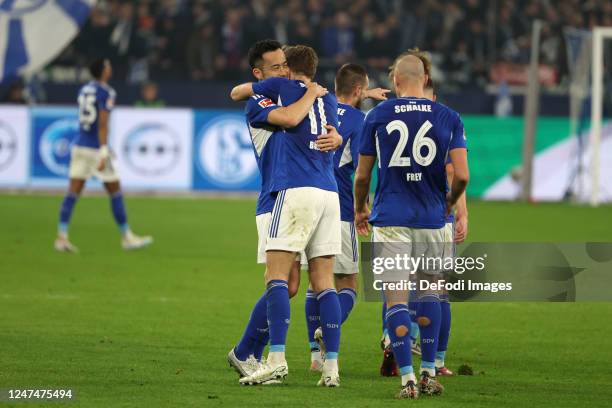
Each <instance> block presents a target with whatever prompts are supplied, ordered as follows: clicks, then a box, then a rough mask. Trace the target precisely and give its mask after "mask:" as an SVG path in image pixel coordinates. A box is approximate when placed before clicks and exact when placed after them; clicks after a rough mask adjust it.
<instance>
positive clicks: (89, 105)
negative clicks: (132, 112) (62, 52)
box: [74, 81, 116, 149]
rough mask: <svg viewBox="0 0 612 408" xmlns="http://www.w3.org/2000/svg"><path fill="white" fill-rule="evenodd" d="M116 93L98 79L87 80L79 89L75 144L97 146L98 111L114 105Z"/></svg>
mask: <svg viewBox="0 0 612 408" xmlns="http://www.w3.org/2000/svg"><path fill="white" fill-rule="evenodd" d="M115 98H116V93H115V91H114V90H113V88H111V87H110V86H108V85H106V84H102V83H100V82H98V81H89V82H88V83H87V84H85V85H83V87H81V89H80V91H79V96H78V98H77V102H78V105H79V135H78V136H77V138H76V140H75V141H74V144H75V145H77V146H84V147H92V148H96V149H97V148H99V147H100V142H99V141H98V122H99V119H100V111H103V110H105V111H110V110H111V109H113V107H114V106H115Z"/></svg>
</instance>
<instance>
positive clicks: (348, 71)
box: [336, 63, 368, 96]
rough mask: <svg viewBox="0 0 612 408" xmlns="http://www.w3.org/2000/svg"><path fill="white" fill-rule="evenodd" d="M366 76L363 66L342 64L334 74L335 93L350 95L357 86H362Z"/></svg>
mask: <svg viewBox="0 0 612 408" xmlns="http://www.w3.org/2000/svg"><path fill="white" fill-rule="evenodd" d="M367 76H368V73H367V71H366V70H365V68H364V67H362V66H361V65H358V64H352V63H348V64H344V65H343V66H341V67H340V69H339V70H338V73H337V74H336V95H342V96H347V95H350V94H351V93H352V92H353V91H354V90H355V88H357V87H358V86H364V85H365V82H366V78H367Z"/></svg>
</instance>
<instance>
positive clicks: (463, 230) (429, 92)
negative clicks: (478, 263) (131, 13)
mask: <svg viewBox="0 0 612 408" xmlns="http://www.w3.org/2000/svg"><path fill="white" fill-rule="evenodd" d="M415 52H416V53H417V54H416V55H417V56H418V57H419V58H420V59H421V61H423V63H424V65H425V72H429V71H428V63H429V59H428V58H427V57H426V56H425V54H423V53H422V52H419V51H418V50H415ZM429 64H430V63H429ZM425 97H426V98H427V99H430V100H432V101H436V94H435V90H434V86H433V82H432V81H431V78H430V79H429V81H428V82H427V85H426V86H425ZM454 174H455V168H454V167H453V163H452V161H451V160H450V157H449V158H448V159H447V161H446V177H447V182H448V185H449V186H450V185H452V184H453V175H454ZM446 228H447V229H448V230H449V233H450V234H451V235H453V237H454V243H455V244H460V243H462V242H463V241H465V238H466V237H467V231H468V211H467V201H466V197H465V192H464V193H463V194H461V197H459V200H457V205H456V206H455V211H454V212H452V211H451V212H450V213H449V214H448V215H447V216H446ZM453 254H454V248H453ZM415 312H416V310H415ZM417 327H418V326H417ZM450 330H451V305H450V300H449V298H448V291H446V290H444V291H442V293H441V294H440V334H439V338H438V349H437V352H436V375H439V376H452V375H454V373H453V372H452V371H451V370H449V369H448V367H446V361H445V359H446V350H447V348H448V339H449V337H450ZM411 337H414V333H413V334H412V335H411ZM413 348H414V342H413Z"/></svg>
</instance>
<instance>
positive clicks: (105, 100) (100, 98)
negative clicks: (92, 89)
mask: <svg viewBox="0 0 612 408" xmlns="http://www.w3.org/2000/svg"><path fill="white" fill-rule="evenodd" d="M96 103H97V105H98V110H101V111H102V110H103V111H110V110H111V109H113V107H114V106H115V91H113V90H112V89H104V88H102V87H99V88H98V95H97V101H96Z"/></svg>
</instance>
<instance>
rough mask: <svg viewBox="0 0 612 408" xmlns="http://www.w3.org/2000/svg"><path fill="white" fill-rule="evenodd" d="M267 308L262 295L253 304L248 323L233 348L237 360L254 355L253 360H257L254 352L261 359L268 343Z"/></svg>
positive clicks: (264, 297)
mask: <svg viewBox="0 0 612 408" xmlns="http://www.w3.org/2000/svg"><path fill="white" fill-rule="evenodd" d="M267 308H268V305H267V302H266V295H265V294H264V295H263V296H262V297H260V298H259V300H258V301H257V303H255V306H254V307H253V311H252V312H251V317H250V319H249V323H248V324H247V327H246V329H245V330H244V333H243V334H242V338H241V339H240V342H239V343H238V344H237V345H236V347H235V348H234V353H235V354H236V357H238V359H239V360H242V361H244V360H246V359H247V358H248V357H249V356H250V355H251V354H253V355H255V358H257V354H256V351H257V352H258V353H259V358H257V359H258V360H259V359H260V358H261V353H262V352H263V349H264V348H265V347H266V343H267V342H268V313H267ZM262 344H263V347H262ZM256 348H257V350H256Z"/></svg>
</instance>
